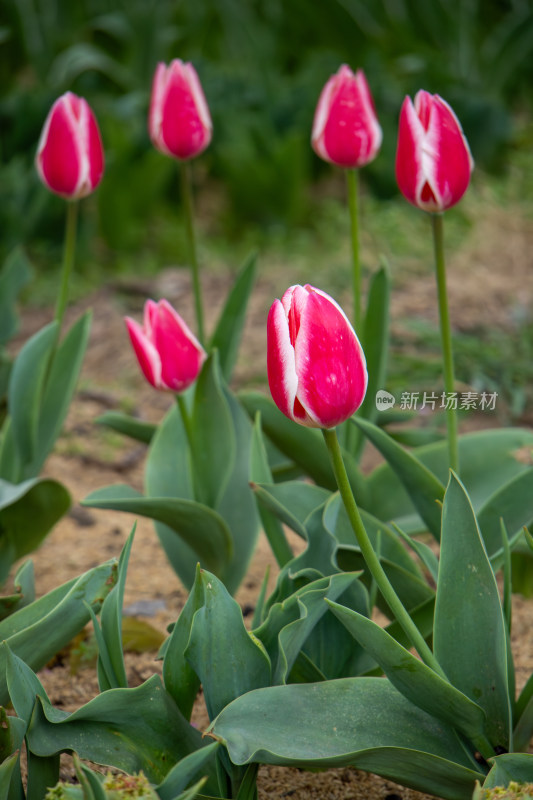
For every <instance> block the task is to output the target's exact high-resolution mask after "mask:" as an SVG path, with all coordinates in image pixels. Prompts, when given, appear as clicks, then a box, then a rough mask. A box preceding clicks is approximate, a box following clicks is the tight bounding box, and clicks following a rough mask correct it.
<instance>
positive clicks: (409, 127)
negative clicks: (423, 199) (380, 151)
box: [396, 97, 428, 205]
mask: <svg viewBox="0 0 533 800" xmlns="http://www.w3.org/2000/svg"><path fill="white" fill-rule="evenodd" d="M425 136H426V131H425V129H424V126H423V125H422V123H421V121H420V120H419V118H418V115H417V113H416V111H415V107H414V105H413V101H412V100H411V98H410V97H406V98H405V100H404V101H403V103H402V108H401V111H400V122H399V128H398V146H397V150H396V181H397V183H398V186H399V188H400V191H401V193H402V194H403V196H404V197H405V198H406V199H407V200H408V201H409V202H410V203H412V204H413V205H418V200H419V194H420V189H421V188H422V187H423V186H424V184H425V183H426V181H427V178H428V176H427V173H426V172H425V168H426V169H427V165H426V164H425V163H423V160H422V153H423V147H424V141H425Z"/></svg>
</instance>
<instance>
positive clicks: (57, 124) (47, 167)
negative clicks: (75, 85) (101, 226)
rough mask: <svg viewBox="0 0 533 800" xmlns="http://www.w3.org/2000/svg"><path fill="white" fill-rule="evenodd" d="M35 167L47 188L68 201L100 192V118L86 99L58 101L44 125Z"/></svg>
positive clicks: (72, 97) (72, 96) (74, 97)
mask: <svg viewBox="0 0 533 800" xmlns="http://www.w3.org/2000/svg"><path fill="white" fill-rule="evenodd" d="M35 164H36V167H37V172H38V173H39V177H40V178H41V180H42V182H43V183H44V185H45V186H46V187H47V188H48V189H50V191H51V192H55V194H59V195H61V197H65V198H67V199H68V200H77V199H78V198H80V197H85V196H86V195H88V194H91V192H93V191H94V190H95V189H96V187H97V186H98V184H99V183H100V180H101V179H102V175H103V172H104V151H103V148H102V140H101V137H100V131H99V129H98V124H97V122H96V118H95V116H94V114H93V112H92V110H91V108H90V106H89V104H88V103H87V101H86V100H85V99H84V98H83V97H78V96H77V95H75V94H73V93H72V92H67V93H66V94H64V95H62V96H61V97H60V98H58V99H57V100H56V102H55V103H54V105H53V106H52V108H51V109H50V113H49V114H48V117H47V118H46V121H45V123H44V127H43V130H42V133H41V138H40V139H39V145H38V147H37V156H36V160H35Z"/></svg>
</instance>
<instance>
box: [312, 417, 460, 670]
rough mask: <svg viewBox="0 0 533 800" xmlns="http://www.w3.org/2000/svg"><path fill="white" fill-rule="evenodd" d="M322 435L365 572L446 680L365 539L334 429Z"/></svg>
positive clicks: (428, 661) (416, 645)
mask: <svg viewBox="0 0 533 800" xmlns="http://www.w3.org/2000/svg"><path fill="white" fill-rule="evenodd" d="M322 433H323V435H324V440H325V442H326V447H327V448H328V452H329V456H330V459H331V465H332V467H333V473H334V475H335V480H336V481H337V486H338V487H339V492H340V495H341V498H342V502H343V503H344V507H345V509H346V513H347V514H348V519H349V520H350V524H351V526H352V529H353V532H354V534H355V539H356V542H357V545H358V547H359V548H360V550H361V553H362V555H363V558H364V560H365V563H366V565H367V567H368V569H369V570H370V574H371V575H372V577H373V579H374V580H375V582H376V584H377V586H378V588H379V590H380V592H381V594H382V595H383V597H384V599H385V602H386V603H387V605H388V606H389V608H390V610H391V611H392V613H393V615H394V617H395V618H396V619H397V620H398V623H399V624H400V625H401V626H402V628H403V630H404V631H405V634H406V636H407V637H408V639H409V641H410V642H411V644H412V645H413V647H414V648H415V650H416V651H417V652H418V654H419V655H420V657H421V659H422V660H423V661H424V662H425V663H426V664H427V665H428V667H431V669H432V670H433V671H434V672H436V673H437V675H439V676H440V677H441V678H444V680H447V678H446V676H445V674H444V672H443V670H442V668H441V666H440V664H439V663H438V661H437V659H436V658H435V656H434V655H433V653H432V652H431V650H430V648H429V647H428V645H427V643H426V642H425V640H424V637H423V636H422V634H421V633H420V631H419V630H418V628H417V627H416V625H415V624H414V622H413V620H412V619H411V617H410V616H409V614H408V613H407V611H406V610H405V608H404V606H403V604H402V602H401V600H400V598H399V597H398V595H397V594H396V592H395V591H394V589H393V587H392V585H391V583H390V581H389V579H388V578H387V575H386V573H385V570H384V569H383V567H382V566H381V563H380V560H379V558H378V557H377V555H376V553H375V551H374V548H373V547H372V543H371V541H370V539H369V538H368V534H367V532H366V530H365V526H364V524H363V520H362V519H361V514H360V513H359V509H358V507H357V504H356V502H355V499H354V496H353V494H352V490H351V487H350V482H349V480H348V475H347V473H346V467H345V466H344V461H343V460H342V453H341V449H340V445H339V440H338V438H337V431H336V430H335V428H331V429H322Z"/></svg>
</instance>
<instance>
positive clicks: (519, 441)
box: [367, 428, 533, 533]
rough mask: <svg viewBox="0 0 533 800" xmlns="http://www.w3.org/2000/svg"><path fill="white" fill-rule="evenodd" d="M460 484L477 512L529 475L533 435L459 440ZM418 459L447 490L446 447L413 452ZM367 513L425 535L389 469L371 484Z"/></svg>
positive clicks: (504, 432)
mask: <svg viewBox="0 0 533 800" xmlns="http://www.w3.org/2000/svg"><path fill="white" fill-rule="evenodd" d="M458 444H459V460H460V464H461V480H462V482H463V483H464V485H465V487H466V489H467V491H468V494H469V496H470V500H471V502H472V504H473V506H474V509H480V508H481V507H482V506H483V505H484V503H485V502H486V501H487V500H488V498H489V497H491V496H492V495H493V494H494V493H495V492H497V491H498V490H499V489H500V488H501V487H502V486H505V484H507V483H508V482H509V481H510V480H511V479H512V478H513V477H515V476H516V475H518V474H519V473H521V472H525V471H526V470H528V469H529V464H530V458H531V455H530V454H531V452H532V451H533V432H532V431H531V430H528V429H522V428H500V429H497V430H486V431H477V432H475V433H468V434H464V435H462V436H460V437H459V442H458ZM413 455H414V456H416V458H417V459H418V460H419V461H420V462H421V463H422V464H424V466H425V467H427V469H429V470H430V472H432V473H433V474H434V475H435V476H436V477H437V478H438V480H440V481H441V482H442V483H443V484H446V483H447V482H448V472H449V461H448V451H447V444H446V442H445V441H443V442H436V443H435V444H430V445H425V446H423V447H419V448H416V449H415V450H413ZM367 486H368V506H367V508H368V510H369V511H371V512H372V513H373V514H375V515H376V516H378V517H380V519H384V520H395V522H397V523H398V525H400V527H401V528H402V530H404V531H406V532H407V533H413V532H416V531H418V532H420V531H422V530H424V527H425V526H424V525H423V523H421V520H420V517H419V515H418V513H416V510H415V507H414V505H413V503H412V501H411V500H410V499H409V495H408V494H407V492H406V490H405V489H404V487H403V486H402V483H401V481H400V479H399V478H398V477H397V476H396V474H395V473H394V470H393V469H392V468H391V466H390V465H389V464H383V465H381V466H379V467H377V468H376V469H375V470H373V472H372V473H371V474H370V475H369V477H368V479H367Z"/></svg>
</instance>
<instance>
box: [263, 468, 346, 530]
mask: <svg viewBox="0 0 533 800" xmlns="http://www.w3.org/2000/svg"><path fill="white" fill-rule="evenodd" d="M252 488H253V491H254V493H255V496H256V498H257V500H258V501H259V503H261V505H262V507H263V508H265V509H267V510H268V511H270V512H271V513H272V514H275V515H276V517H277V518H278V519H279V520H280V521H281V522H284V523H285V524H286V525H288V526H289V527H290V528H291V529H292V530H293V531H294V532H295V533H297V534H298V535H299V536H301V538H302V539H307V533H306V530H305V520H306V519H307V517H308V516H309V514H310V513H311V512H312V511H314V510H315V509H316V508H318V507H319V506H321V505H323V504H324V503H325V502H326V500H327V499H328V498H329V497H330V496H331V492H329V491H328V490H327V489H323V488H322V487H321V486H316V485H315V484H312V483H304V481H285V482H284V483H266V484H261V483H254V484H253V486H252Z"/></svg>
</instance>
